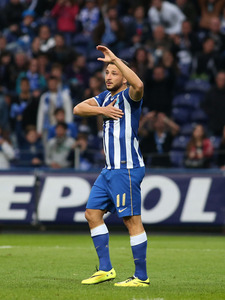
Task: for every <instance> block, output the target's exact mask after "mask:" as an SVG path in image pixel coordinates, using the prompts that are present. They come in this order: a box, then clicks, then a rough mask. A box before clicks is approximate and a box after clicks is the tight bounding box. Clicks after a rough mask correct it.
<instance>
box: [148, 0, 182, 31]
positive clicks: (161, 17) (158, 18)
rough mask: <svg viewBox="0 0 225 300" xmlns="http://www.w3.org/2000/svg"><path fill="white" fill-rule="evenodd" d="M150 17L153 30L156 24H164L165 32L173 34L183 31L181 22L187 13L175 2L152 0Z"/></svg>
mask: <svg viewBox="0 0 225 300" xmlns="http://www.w3.org/2000/svg"><path fill="white" fill-rule="evenodd" d="M148 18H149V22H150V24H151V26H152V30H154V29H155V27H156V26H158V25H162V26H163V27H164V29H165V32H166V33H167V34H169V35H171V34H179V33H180V32H181V24H182V22H183V21H184V19H185V15H184V14H183V12H182V11H181V10H180V9H179V8H178V7H177V6H176V5H175V4H172V3H170V2H168V1H163V0H152V3H151V7H150V9H149V11H148Z"/></svg>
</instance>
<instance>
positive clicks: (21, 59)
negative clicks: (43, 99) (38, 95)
mask: <svg viewBox="0 0 225 300" xmlns="http://www.w3.org/2000/svg"><path fill="white" fill-rule="evenodd" d="M28 64H29V60H28V57H27V55H26V53H25V52H22V51H18V52H16V53H15V54H14V57H13V71H12V76H11V84H12V85H13V91H14V92H16V89H15V87H16V81H17V78H18V76H19V74H21V73H22V72H27V69H28Z"/></svg>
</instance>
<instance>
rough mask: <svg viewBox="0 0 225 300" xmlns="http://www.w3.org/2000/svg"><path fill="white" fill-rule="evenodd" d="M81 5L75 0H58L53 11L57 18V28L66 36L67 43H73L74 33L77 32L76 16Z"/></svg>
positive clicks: (52, 13)
mask: <svg viewBox="0 0 225 300" xmlns="http://www.w3.org/2000/svg"><path fill="white" fill-rule="evenodd" d="M78 12H79V6H78V5H77V3H76V1H74V0H58V1H57V3H56V4H55V6H54V7H53V9H52V11H51V15H52V17H54V18H56V19H57V30H58V31H59V32H60V33H62V34H63V35H64V37H65V40H66V44H67V45H71V40H72V35H73V34H74V33H75V32H76V29H77V28H76V17H77V16H78Z"/></svg>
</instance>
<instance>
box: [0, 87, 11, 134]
mask: <svg viewBox="0 0 225 300" xmlns="http://www.w3.org/2000/svg"><path fill="white" fill-rule="evenodd" d="M0 128H1V129H2V130H3V131H8V130H9V107H8V105H7V103H6V99H5V95H4V94H2V93H0Z"/></svg>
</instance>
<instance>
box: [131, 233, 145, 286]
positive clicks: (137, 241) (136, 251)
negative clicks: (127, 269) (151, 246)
mask: <svg viewBox="0 0 225 300" xmlns="http://www.w3.org/2000/svg"><path fill="white" fill-rule="evenodd" d="M130 245H131V248H132V252H133V258H134V263H135V273H134V276H135V277H137V278H138V279H140V280H146V279H147V278H148V275H147V268H146V251H147V235H146V233H145V232H143V233H141V234H139V235H135V236H131V237H130Z"/></svg>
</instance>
